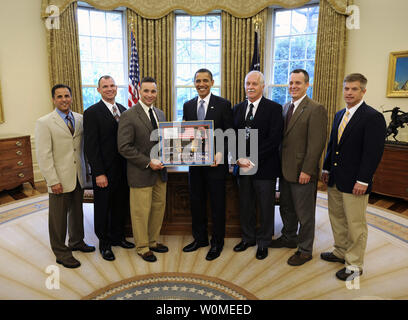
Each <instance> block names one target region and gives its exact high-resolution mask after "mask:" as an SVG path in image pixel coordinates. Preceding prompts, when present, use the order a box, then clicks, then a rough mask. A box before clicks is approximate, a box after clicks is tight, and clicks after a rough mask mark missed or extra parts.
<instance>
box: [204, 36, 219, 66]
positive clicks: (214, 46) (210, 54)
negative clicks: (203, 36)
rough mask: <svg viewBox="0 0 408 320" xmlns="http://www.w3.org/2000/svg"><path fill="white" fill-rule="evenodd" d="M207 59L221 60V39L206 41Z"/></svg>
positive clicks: (209, 60) (208, 60)
mask: <svg viewBox="0 0 408 320" xmlns="http://www.w3.org/2000/svg"><path fill="white" fill-rule="evenodd" d="M205 44H206V50H205V61H206V62H220V57H221V48H220V42H219V41H206V42H205Z"/></svg>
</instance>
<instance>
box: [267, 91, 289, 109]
mask: <svg viewBox="0 0 408 320" xmlns="http://www.w3.org/2000/svg"><path fill="white" fill-rule="evenodd" d="M269 99H271V100H273V101H276V102H277V103H279V104H281V105H282V106H283V105H284V104H285V103H286V102H287V101H289V97H288V88H287V87H272V88H271V90H269Z"/></svg>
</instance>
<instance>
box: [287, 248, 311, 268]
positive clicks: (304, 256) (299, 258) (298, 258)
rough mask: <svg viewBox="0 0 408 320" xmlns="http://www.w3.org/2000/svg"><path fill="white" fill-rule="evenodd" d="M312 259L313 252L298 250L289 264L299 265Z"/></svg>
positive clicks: (289, 260)
mask: <svg viewBox="0 0 408 320" xmlns="http://www.w3.org/2000/svg"><path fill="white" fill-rule="evenodd" d="M310 260H312V255H311V254H308V253H304V252H300V251H296V252H295V254H294V255H293V256H291V257H290V258H289V259H288V265H290V266H295V267H297V266H301V265H302V264H304V263H306V262H308V261H310Z"/></svg>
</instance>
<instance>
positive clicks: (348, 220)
mask: <svg viewBox="0 0 408 320" xmlns="http://www.w3.org/2000/svg"><path fill="white" fill-rule="evenodd" d="M327 191H328V200H329V202H328V203H329V218H330V223H331V227H332V230H333V237H334V251H333V254H334V255H336V256H337V257H339V258H344V260H345V261H346V266H356V267H358V268H359V269H360V270H361V269H362V268H363V264H364V252H365V249H366V246H367V235H368V229H367V221H366V209H367V204H368V196H369V195H368V194H366V195H362V196H357V195H354V194H351V193H343V192H340V191H339V190H338V189H337V188H336V186H334V187H329V188H328V190H327Z"/></svg>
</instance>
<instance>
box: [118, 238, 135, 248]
mask: <svg viewBox="0 0 408 320" xmlns="http://www.w3.org/2000/svg"><path fill="white" fill-rule="evenodd" d="M112 245H113V246H119V247H122V248H125V249H133V248H134V247H135V245H134V244H133V243H132V242H129V241H127V240H125V239H123V240H120V241H114V242H112Z"/></svg>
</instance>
